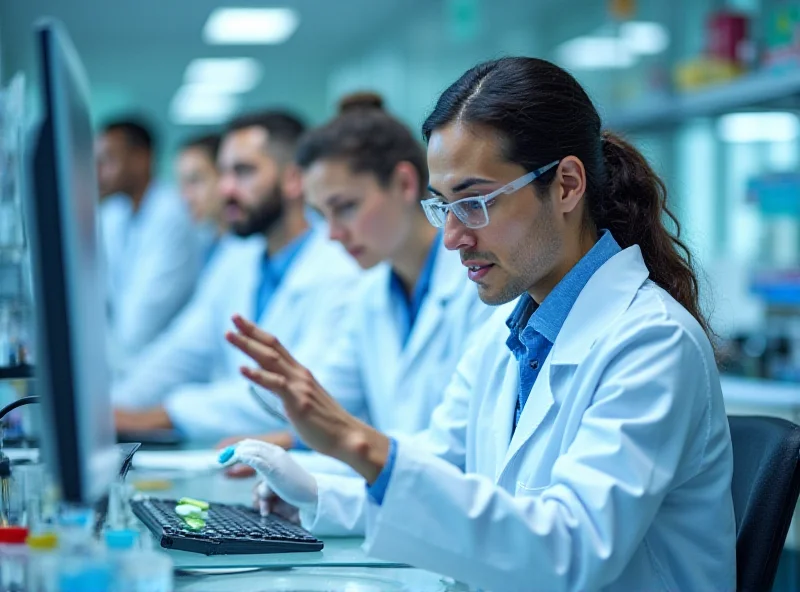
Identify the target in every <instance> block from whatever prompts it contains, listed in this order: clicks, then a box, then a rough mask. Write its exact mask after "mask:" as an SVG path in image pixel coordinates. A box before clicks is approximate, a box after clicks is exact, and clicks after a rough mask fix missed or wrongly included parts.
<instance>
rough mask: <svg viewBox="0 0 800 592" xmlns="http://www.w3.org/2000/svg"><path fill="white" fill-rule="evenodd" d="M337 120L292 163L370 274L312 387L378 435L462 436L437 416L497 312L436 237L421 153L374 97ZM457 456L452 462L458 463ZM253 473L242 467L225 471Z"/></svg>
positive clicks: (354, 102) (356, 99)
mask: <svg viewBox="0 0 800 592" xmlns="http://www.w3.org/2000/svg"><path fill="white" fill-rule="evenodd" d="M340 113H341V114H340V115H339V116H338V117H336V118H335V119H333V120H332V121H330V122H329V123H328V124H326V125H324V126H322V127H320V128H317V129H314V130H312V131H311V132H309V133H308V134H307V135H306V136H305V137H304V138H303V140H302V141H301V142H300V146H299V147H298V151H297V163H298V164H299V166H300V167H301V168H302V169H303V186H304V187H305V193H306V202H307V203H308V204H309V205H310V206H311V207H312V208H313V209H314V210H316V211H317V212H319V213H320V215H321V216H322V217H323V218H324V219H325V221H326V222H327V224H328V228H329V232H330V237H331V239H333V240H334V241H336V242H338V243H341V244H342V246H344V248H345V249H346V250H347V251H348V253H350V255H351V256H352V257H353V258H354V259H355V260H356V261H357V262H358V264H359V265H360V266H361V267H362V268H364V269H371V271H370V272H368V273H367V275H366V277H365V280H364V281H363V282H362V285H361V286H360V289H359V292H358V294H357V295H356V297H355V299H354V302H353V306H352V311H351V312H350V314H348V317H347V318H346V319H345V324H344V327H343V330H342V332H341V335H340V337H339V338H338V339H337V341H336V342H334V344H333V350H334V356H333V358H332V359H331V360H330V361H329V363H328V364H327V365H325V366H322V367H320V368H318V369H317V370H316V373H315V376H316V379H317V380H318V381H319V382H320V384H323V385H324V386H325V388H326V389H327V391H328V392H330V393H331V394H332V395H333V396H334V397H335V398H336V399H337V400H339V402H340V403H343V404H345V406H346V407H348V408H350V409H363V410H364V412H363V415H365V416H367V417H369V420H370V422H371V424H372V425H374V426H375V427H377V428H378V429H380V430H382V431H386V432H389V433H393V434H396V435H397V436H398V437H404V436H408V435H411V434H415V433H417V432H419V431H421V430H424V429H426V428H427V427H428V426H429V424H431V419H432V417H433V418H434V422H433V426H432V429H431V430H430V436H431V437H435V436H436V435H437V434H440V433H448V431H449V430H453V429H458V427H457V426H454V425H452V424H453V423H454V422H458V421H459V418H461V419H463V420H464V422H465V421H466V413H463V414H459V413H458V412H456V410H454V409H452V408H447V409H443V410H440V411H435V410H436V409H437V407H438V406H439V404H440V403H441V401H442V394H443V392H444V389H445V387H446V386H447V383H448V382H449V381H450V378H451V376H452V374H453V371H454V370H455V366H456V363H457V362H458V360H459V359H460V358H461V356H462V355H463V353H464V351H465V350H466V348H467V346H468V344H469V343H470V341H471V336H472V335H473V334H474V333H475V332H476V331H477V330H479V329H480V327H481V324H482V321H484V320H486V319H487V318H488V317H489V315H490V313H491V312H492V309H491V308H490V307H488V306H486V305H485V304H483V303H482V302H481V301H480V299H479V298H478V292H477V291H476V290H475V289H474V287H473V286H472V285H471V282H470V281H469V279H468V278H467V276H466V274H464V273H463V272H462V271H461V266H460V265H459V257H458V253H456V252H453V251H448V250H447V249H446V248H445V247H444V245H443V244H442V235H441V233H440V232H439V231H438V230H437V229H436V228H434V227H433V226H431V225H430V223H429V222H428V221H427V219H426V218H425V213H424V212H423V210H422V207H421V205H420V200H421V199H422V197H423V196H424V194H425V191H426V189H427V186H428V166H427V163H426V162H425V151H424V149H423V147H422V146H421V145H420V144H419V142H417V141H416V140H415V139H414V136H413V135H412V134H411V132H410V131H409V130H408V128H406V127H405V126H404V125H403V124H402V123H400V122H399V121H398V120H396V119H395V118H394V117H392V116H391V115H389V114H388V113H387V112H386V111H384V109H383V107H382V99H381V97H380V96H379V95H376V94H373V93H359V94H355V95H351V96H348V97H346V98H345V99H343V100H342V101H341V103H340ZM384 262H385V264H383V265H381V263H384ZM267 396H270V395H268V394H267ZM460 403H461V402H458V401H450V402H449V403H448V404H449V405H450V406H451V407H452V406H453V405H459V404H460ZM464 408H465V407H464ZM437 420H438V421H447V422H450V425H447V426H439V425H438V423H437ZM465 426H466V423H464V424H463V425H462V426H461V427H462V428H463V427H465ZM258 438H259V439H262V440H265V441H268V442H274V443H276V444H279V445H281V446H284V447H287V448H288V447H291V446H292V445H294V444H295V442H294V441H293V439H292V436H291V434H289V433H288V432H287V433H283V434H270V435H262V436H260V437H258ZM235 440H236V439H231V440H228V441H226V442H223V443H222V444H221V445H228V444H231V443H234V441H235ZM456 456H457V455H453V462H454V463H456V464H459V463H461V464H463V461H462V459H460V458H456ZM314 462H315V463H316V465H315V466H316V467H317V470H318V471H320V470H323V469H321V467H322V466H324V465H323V464H321V463H320V461H319V460H315V461H314ZM334 472H335V471H334ZM250 473H251V469H250V467H247V466H246V465H239V466H237V467H235V468H234V469H233V470H231V471H230V474H232V475H235V476H244V475H247V474H250ZM318 486H319V488H320V495H331V496H337V500H336V501H337V503H338V506H339V507H341V508H343V509H347V508H350V507H351V504H349V503H347V500H346V498H344V496H343V495H338V494H339V493H340V492H339V491H337V490H333V491H331V492H330V493H328V492H327V491H325V487H324V480H323V478H322V477H320V480H319V482H318ZM361 489H363V486H362V487H361ZM342 521H346V519H342Z"/></svg>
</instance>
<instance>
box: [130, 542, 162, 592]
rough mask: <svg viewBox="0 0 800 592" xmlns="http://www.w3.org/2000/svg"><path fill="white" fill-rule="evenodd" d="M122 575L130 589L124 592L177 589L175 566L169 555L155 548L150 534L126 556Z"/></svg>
mask: <svg viewBox="0 0 800 592" xmlns="http://www.w3.org/2000/svg"><path fill="white" fill-rule="evenodd" d="M123 559H124V564H123V566H122V570H121V573H122V574H123V576H124V578H125V581H126V582H127V583H128V585H129V586H130V588H127V589H125V591H124V592H172V590H174V588H175V579H174V575H173V572H174V569H175V568H174V565H173V563H172V559H170V557H169V555H167V554H166V553H164V552H162V551H157V550H156V549H154V548H153V545H152V539H151V538H150V537H149V534H148V533H144V536H141V537H140V538H139V545H138V546H137V547H136V548H135V549H133V550H132V551H131V552H130V553H127V554H126V555H125V556H124V558H123Z"/></svg>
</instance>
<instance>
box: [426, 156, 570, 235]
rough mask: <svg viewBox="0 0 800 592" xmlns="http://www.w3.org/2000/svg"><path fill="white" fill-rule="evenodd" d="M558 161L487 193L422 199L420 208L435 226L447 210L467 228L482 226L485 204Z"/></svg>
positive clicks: (443, 219)
mask: <svg viewBox="0 0 800 592" xmlns="http://www.w3.org/2000/svg"><path fill="white" fill-rule="evenodd" d="M559 162H561V161H560V160H554V161H553V162H551V163H550V164H548V165H545V166H543V167H541V168H539V169H536V170H535V171H533V172H530V173H527V174H525V175H522V176H521V177H520V178H519V179H517V180H516V181H511V183H509V184H508V185H503V186H502V187H501V188H500V189H497V190H495V191H492V192H491V193H490V194H488V195H479V196H477V197H465V198H464V199H459V200H457V201H454V202H452V203H447V202H445V201H443V200H442V198H441V197H432V198H430V199H424V200H422V209H423V210H425V215H426V216H427V217H428V221H429V222H430V223H431V224H433V225H434V226H435V227H436V228H443V227H444V224H445V222H446V221H447V212H453V214H455V216H456V218H458V219H459V220H460V221H461V223H462V224H464V226H466V227H467V228H483V227H484V226H486V225H487V224H489V211H488V210H487V209H486V204H488V203H489V202H491V201H492V200H493V199H495V198H496V197H498V196H500V195H503V194H509V193H514V192H515V191H519V190H520V189H522V188H523V187H525V186H526V185H528V184H529V183H532V182H533V181H534V180H535V179H538V178H539V177H541V176H542V175H544V174H545V173H546V172H547V171H549V170H550V169H552V168H553V167H554V166H556V165H557V164H558V163H559Z"/></svg>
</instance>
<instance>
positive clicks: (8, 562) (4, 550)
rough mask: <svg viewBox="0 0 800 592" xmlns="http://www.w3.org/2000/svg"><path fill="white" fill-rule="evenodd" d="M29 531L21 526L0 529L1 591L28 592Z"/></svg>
mask: <svg viewBox="0 0 800 592" xmlns="http://www.w3.org/2000/svg"><path fill="white" fill-rule="evenodd" d="M27 537H28V529H27V528H23V527H20V526H4V527H0V590H3V591H4V592H5V591H8V592H27V590H28V587H27V582H26V575H27V571H28V549H27V547H26V546H25V539H26V538H27Z"/></svg>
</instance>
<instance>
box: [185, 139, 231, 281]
mask: <svg viewBox="0 0 800 592" xmlns="http://www.w3.org/2000/svg"><path fill="white" fill-rule="evenodd" d="M220 140H221V136H220V135H219V134H208V135H204V136H198V137H194V138H190V139H189V140H187V141H185V142H184V143H183V144H182V145H181V147H180V149H179V151H178V154H177V156H176V158H175V172H176V175H177V177H178V187H179V188H180V192H181V197H182V198H183V200H184V201H185V202H186V205H187V206H188V208H189V213H190V214H191V216H192V220H194V223H195V224H196V225H197V231H198V235H199V236H200V247H201V253H202V256H203V268H204V269H205V268H206V267H207V266H208V264H209V262H210V261H211V259H212V258H213V257H214V255H215V253H216V252H217V250H218V248H219V246H220V244H221V241H222V240H223V238H224V237H225V236H226V233H227V231H228V225H227V224H226V222H225V218H224V216H223V209H224V207H225V202H224V201H223V199H222V196H221V195H220V192H219V173H218V172H217V153H218V152H219V144H220Z"/></svg>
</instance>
